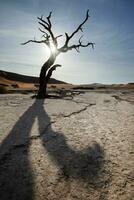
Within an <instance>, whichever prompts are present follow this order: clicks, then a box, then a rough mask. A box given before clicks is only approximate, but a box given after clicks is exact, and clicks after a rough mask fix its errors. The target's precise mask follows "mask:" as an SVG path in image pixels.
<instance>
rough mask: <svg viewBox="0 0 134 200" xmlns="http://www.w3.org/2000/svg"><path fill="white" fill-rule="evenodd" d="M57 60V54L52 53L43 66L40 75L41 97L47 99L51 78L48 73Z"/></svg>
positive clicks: (39, 95)
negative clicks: (48, 84)
mask: <svg viewBox="0 0 134 200" xmlns="http://www.w3.org/2000/svg"><path fill="white" fill-rule="evenodd" d="M55 60H56V55H53V54H51V55H50V57H49V59H48V60H47V61H46V62H45V63H44V65H43V66H42V68H41V71H40V77H39V91H38V95H37V98H39V99H45V97H46V90H47V83H48V81H49V79H50V77H49V78H48V77H47V73H48V72H49V69H50V68H51V66H52V65H53V64H54V62H55Z"/></svg>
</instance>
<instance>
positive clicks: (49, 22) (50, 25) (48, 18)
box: [47, 12, 52, 29]
mask: <svg viewBox="0 0 134 200" xmlns="http://www.w3.org/2000/svg"><path fill="white" fill-rule="evenodd" d="M51 15H52V12H50V13H49V16H48V17H47V20H48V24H49V28H50V29H51V27H52V23H51V20H50V18H51Z"/></svg>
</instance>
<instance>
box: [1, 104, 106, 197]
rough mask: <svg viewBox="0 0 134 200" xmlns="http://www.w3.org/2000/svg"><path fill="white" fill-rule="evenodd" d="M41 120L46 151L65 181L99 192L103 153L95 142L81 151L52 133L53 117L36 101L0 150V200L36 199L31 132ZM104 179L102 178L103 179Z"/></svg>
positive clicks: (40, 129) (63, 136) (41, 134)
mask: <svg viewBox="0 0 134 200" xmlns="http://www.w3.org/2000/svg"><path fill="white" fill-rule="evenodd" d="M35 118H37V119H38V124H39V136H38V137H37V138H34V139H38V138H40V139H41V141H42V145H43V147H44V150H45V151H47V153H48V155H49V157H50V158H51V160H52V161H53V162H54V163H55V165H56V167H58V169H59V171H60V174H62V177H64V179H65V180H69V179H77V180H78V181H82V182H86V183H87V184H89V185H90V186H92V187H95V188H96V189H97V188H98V189H99V188H102V187H103V185H104V183H103V182H102V181H100V177H101V176H103V175H102V174H101V172H102V171H103V169H104V150H103V148H102V147H101V146H100V145H99V144H98V143H96V142H94V143H93V144H92V145H91V146H89V147H88V148H86V149H83V150H82V151H76V150H74V149H72V148H71V147H70V146H69V145H68V143H67V139H66V137H65V135H64V134H63V133H62V134H61V133H58V132H55V131H53V130H52V128H51V121H50V117H49V116H48V114H47V113H46V111H45V110H44V101H43V100H35V102H34V103H33V105H32V106H31V107H29V109H28V110H27V111H26V112H25V113H24V114H23V115H22V116H21V117H20V118H19V120H18V121H17V123H16V124H15V126H14V127H13V129H12V130H11V132H10V133H9V135H8V136H7V137H6V139H5V140H4V141H3V142H2V144H1V147H0V199H1V200H9V199H10V200H18V199H19V200H26V199H29V200H32V199H34V177H33V173H32V166H31V164H30V161H29V148H30V144H31V141H32V139H31V137H30V133H31V129H32V125H33V123H34V120H35ZM101 180H102V179H101Z"/></svg>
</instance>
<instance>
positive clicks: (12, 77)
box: [0, 70, 66, 84]
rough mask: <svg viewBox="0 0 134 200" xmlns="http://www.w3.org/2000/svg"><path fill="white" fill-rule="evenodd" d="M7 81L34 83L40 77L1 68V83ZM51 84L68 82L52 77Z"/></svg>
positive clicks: (37, 81)
mask: <svg viewBox="0 0 134 200" xmlns="http://www.w3.org/2000/svg"><path fill="white" fill-rule="evenodd" d="M3 81H4V82H6V83H9V84H10V81H14V82H22V83H32V84H38V83H39V78H38V77H34V76H26V75H22V74H17V73H13V72H7V71H3V70H0V83H2V82H3ZM49 83H50V84H66V83H65V82H63V81H59V80H56V79H54V78H51V79H50V81H49Z"/></svg>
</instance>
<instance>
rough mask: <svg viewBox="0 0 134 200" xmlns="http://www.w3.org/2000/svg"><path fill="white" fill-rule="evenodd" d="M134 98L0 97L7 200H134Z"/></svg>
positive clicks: (0, 164)
mask: <svg viewBox="0 0 134 200" xmlns="http://www.w3.org/2000/svg"><path fill="white" fill-rule="evenodd" d="M133 134H134V94H133V93H131V92H129V93H126V94H125V93H122V92H112V93H107V94H106V93H96V92H91V93H90V92H87V93H85V94H80V95H77V96H75V97H74V98H73V99H72V100H69V99H61V100H60V99H47V100H46V101H45V103H44V102H43V101H42V100H34V99H31V98H30V96H29V95H16V94H14V95H2V96H0V142H1V146H0V200H132V199H134V196H133V195H134V193H133V190H134V188H133V183H134V182H133V180H134V179H133V178H134V151H133V150H134V146H133V140H134V135H133Z"/></svg>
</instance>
